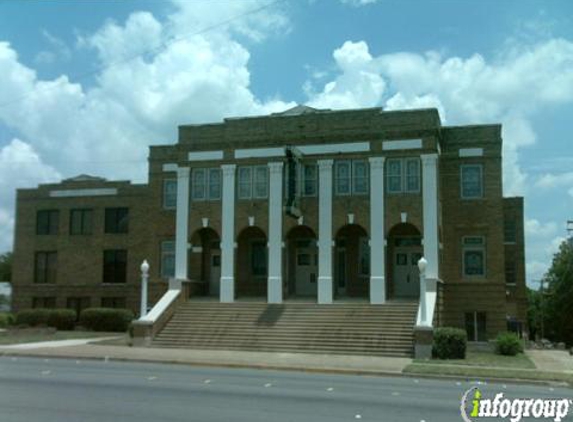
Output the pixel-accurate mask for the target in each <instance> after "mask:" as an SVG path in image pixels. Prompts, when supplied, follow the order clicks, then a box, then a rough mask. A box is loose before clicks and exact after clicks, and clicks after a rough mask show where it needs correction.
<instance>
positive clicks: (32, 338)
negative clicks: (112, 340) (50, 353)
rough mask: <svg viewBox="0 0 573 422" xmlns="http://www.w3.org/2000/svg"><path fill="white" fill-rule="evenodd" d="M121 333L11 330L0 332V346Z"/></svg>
mask: <svg viewBox="0 0 573 422" xmlns="http://www.w3.org/2000/svg"><path fill="white" fill-rule="evenodd" d="M121 335H123V333H102V332H95V331H55V332H54V331H53V330H45V329H37V330H35V329H23V330H19V329H13V330H8V331H4V332H0V345H9V344H21V343H35V342H39V341H54V340H70V339H83V338H96V337H110V336H121Z"/></svg>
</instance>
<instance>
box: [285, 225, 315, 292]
mask: <svg viewBox="0 0 573 422" xmlns="http://www.w3.org/2000/svg"><path fill="white" fill-rule="evenodd" d="M287 279H288V282H287V285H288V295H289V296H296V297H312V298H316V297H317V295H318V283H317V280H318V247H317V245H316V234H315V233H314V231H313V230H312V229H311V228H310V227H308V226H297V227H294V228H292V229H291V230H290V231H289V232H288V234H287Z"/></svg>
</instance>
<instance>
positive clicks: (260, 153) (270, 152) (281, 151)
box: [235, 147, 286, 159]
mask: <svg viewBox="0 0 573 422" xmlns="http://www.w3.org/2000/svg"><path fill="white" fill-rule="evenodd" d="M265 157H286V152H285V147H277V148H249V149H237V150H235V159H240V158H265Z"/></svg>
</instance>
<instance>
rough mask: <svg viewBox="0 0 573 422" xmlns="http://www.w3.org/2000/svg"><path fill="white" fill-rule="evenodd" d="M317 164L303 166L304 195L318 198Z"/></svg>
mask: <svg viewBox="0 0 573 422" xmlns="http://www.w3.org/2000/svg"><path fill="white" fill-rule="evenodd" d="M316 182H317V168H316V164H304V165H303V166H302V195H303V196H316V186H317V183H316Z"/></svg>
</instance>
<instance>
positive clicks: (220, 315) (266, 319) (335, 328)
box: [152, 301, 418, 357]
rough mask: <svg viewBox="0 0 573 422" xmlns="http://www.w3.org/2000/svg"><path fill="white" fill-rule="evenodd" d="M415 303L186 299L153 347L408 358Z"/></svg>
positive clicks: (411, 340)
mask: <svg viewBox="0 0 573 422" xmlns="http://www.w3.org/2000/svg"><path fill="white" fill-rule="evenodd" d="M417 307H418V303H417V302H389V303H386V304H384V305H370V304H366V303H336V304H332V305H317V304H312V303H287V304H281V305H270V304H267V303H246V302H245V303H241V302H238V303H219V302H207V301H189V302H186V303H184V304H182V305H181V306H180V307H179V308H177V311H176V312H175V315H174V316H173V317H172V318H171V320H170V321H169V322H168V323H167V325H166V326H165V327H164V329H163V330H162V331H161V332H160V333H159V334H158V335H157V336H156V337H155V339H154V340H153V342H152V346H154V347H171V348H189V349H223V350H250V351H261V352H262V351H268V352H303V353H329V354H331V353H335V354H350V355H373V356H408V357H410V356H412V355H413V327H414V324H415V318H416V311H417Z"/></svg>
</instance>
